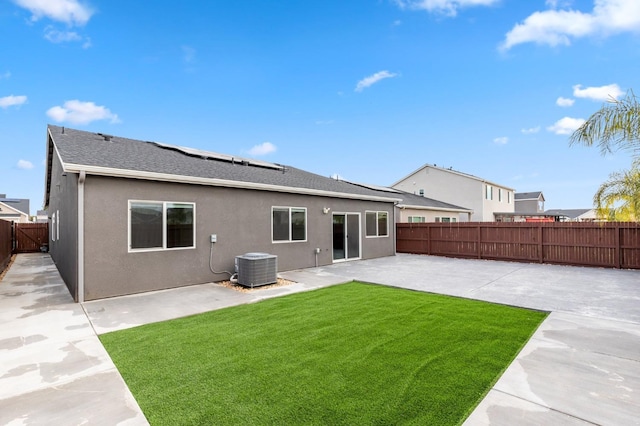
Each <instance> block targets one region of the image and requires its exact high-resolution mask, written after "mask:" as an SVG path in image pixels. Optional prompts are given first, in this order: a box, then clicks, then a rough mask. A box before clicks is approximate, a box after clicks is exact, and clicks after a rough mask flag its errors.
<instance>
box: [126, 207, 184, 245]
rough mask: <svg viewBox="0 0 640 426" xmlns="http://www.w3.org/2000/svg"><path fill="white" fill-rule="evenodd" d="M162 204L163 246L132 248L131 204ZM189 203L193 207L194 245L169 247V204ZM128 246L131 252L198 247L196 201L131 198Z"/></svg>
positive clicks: (128, 213)
mask: <svg viewBox="0 0 640 426" xmlns="http://www.w3.org/2000/svg"><path fill="white" fill-rule="evenodd" d="M132 203H140V204H145V203H146V204H162V247H148V248H131V204H132ZM168 204H188V205H191V206H192V207H193V245H192V246H189V247H167V205H168ZM127 247H128V251H129V253H140V252H151V251H168V250H194V249H195V248H196V203H195V202H191V201H158V200H129V202H128V203H127Z"/></svg>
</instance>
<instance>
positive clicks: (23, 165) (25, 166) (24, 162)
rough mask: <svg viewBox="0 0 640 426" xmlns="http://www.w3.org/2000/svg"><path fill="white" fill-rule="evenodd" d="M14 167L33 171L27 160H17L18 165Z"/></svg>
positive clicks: (30, 163) (31, 164)
mask: <svg viewBox="0 0 640 426" xmlns="http://www.w3.org/2000/svg"><path fill="white" fill-rule="evenodd" d="M16 166H17V167H18V168H19V169H22V170H29V169H33V163H32V162H31V161H27V160H18V164H16Z"/></svg>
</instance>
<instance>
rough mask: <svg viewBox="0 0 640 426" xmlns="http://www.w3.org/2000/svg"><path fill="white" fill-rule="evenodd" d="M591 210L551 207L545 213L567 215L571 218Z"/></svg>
mask: <svg viewBox="0 0 640 426" xmlns="http://www.w3.org/2000/svg"><path fill="white" fill-rule="evenodd" d="M591 210H592V209H551V210H547V211H545V212H544V213H545V214H547V215H550V216H566V217H568V218H570V219H575V218H577V217H578V216H581V215H583V214H585V213H587V212H589V211H591Z"/></svg>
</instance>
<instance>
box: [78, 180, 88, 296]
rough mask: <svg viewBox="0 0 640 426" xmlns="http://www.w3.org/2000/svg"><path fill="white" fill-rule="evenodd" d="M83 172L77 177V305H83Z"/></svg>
mask: <svg viewBox="0 0 640 426" xmlns="http://www.w3.org/2000/svg"><path fill="white" fill-rule="evenodd" d="M86 178H87V175H86V173H85V171H84V170H81V171H80V175H79V176H78V289H77V290H78V303H84V181H85V180H86Z"/></svg>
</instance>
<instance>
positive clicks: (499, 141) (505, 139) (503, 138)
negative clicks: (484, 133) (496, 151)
mask: <svg viewBox="0 0 640 426" xmlns="http://www.w3.org/2000/svg"><path fill="white" fill-rule="evenodd" d="M493 142H494V143H496V144H498V145H506V144H507V143H509V138H508V137H506V136H501V137H499V138H495V139H494V140H493Z"/></svg>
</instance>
